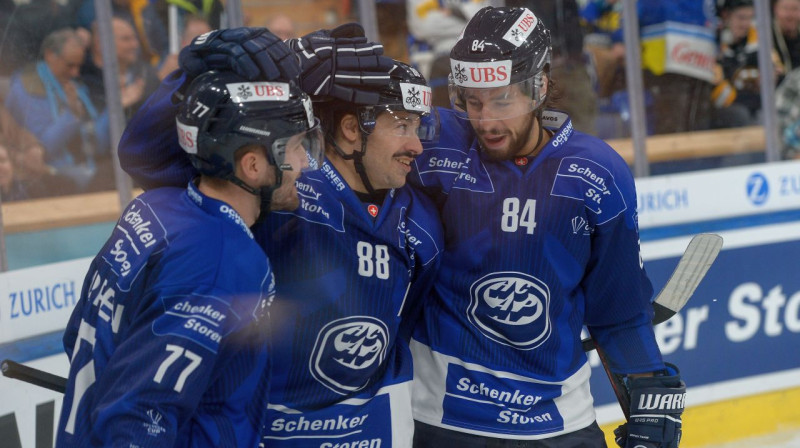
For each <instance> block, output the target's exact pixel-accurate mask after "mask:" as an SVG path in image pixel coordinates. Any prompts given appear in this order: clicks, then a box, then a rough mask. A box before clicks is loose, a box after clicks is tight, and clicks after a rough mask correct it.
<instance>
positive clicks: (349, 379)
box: [309, 316, 389, 395]
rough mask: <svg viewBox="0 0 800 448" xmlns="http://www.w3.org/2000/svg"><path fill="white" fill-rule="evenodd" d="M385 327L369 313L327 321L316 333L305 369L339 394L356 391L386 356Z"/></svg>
mask: <svg viewBox="0 0 800 448" xmlns="http://www.w3.org/2000/svg"><path fill="white" fill-rule="evenodd" d="M388 340H389V330H388V328H387V327H386V324H384V323H383V322H382V321H380V320H378V319H375V318H374V317H370V316H351V317H346V318H343V319H337V320H335V321H333V322H330V323H328V324H327V325H325V327H323V328H322V330H320V332H319V334H318V335H317V342H316V343H315V344H314V351H313V353H312V354H311V359H310V360H309V369H310V370H311V374H312V375H313V376H314V378H316V379H317V381H319V382H320V383H322V384H323V385H324V386H325V387H327V388H328V389H330V390H332V391H334V392H336V393H338V394H342V395H346V394H349V393H353V392H357V391H359V390H361V389H363V388H364V387H366V386H367V384H369V379H370V378H371V377H372V376H373V373H374V372H375V370H376V369H377V368H378V367H379V366H380V364H381V362H383V360H384V359H385V358H386V347H387V346H388Z"/></svg>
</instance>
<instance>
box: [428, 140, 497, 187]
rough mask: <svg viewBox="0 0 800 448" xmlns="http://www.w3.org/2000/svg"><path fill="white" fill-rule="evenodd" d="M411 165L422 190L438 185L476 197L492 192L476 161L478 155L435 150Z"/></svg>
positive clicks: (482, 170)
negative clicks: (422, 186) (470, 193)
mask: <svg viewBox="0 0 800 448" xmlns="http://www.w3.org/2000/svg"><path fill="white" fill-rule="evenodd" d="M413 163H414V165H415V166H416V169H417V172H418V173H419V178H420V181H421V182H422V185H424V186H435V185H440V186H442V187H446V188H448V189H449V188H454V189H461V190H469V191H474V192H476V193H493V192H494V185H493V184H492V179H491V177H489V172H488V171H487V170H486V167H485V166H484V165H483V164H482V163H481V161H480V160H479V158H478V153H477V151H474V150H473V151H470V153H469V155H467V154H464V153H463V152H462V151H459V150H456V149H449V148H437V149H435V150H428V151H424V152H423V153H422V155H421V156H419V157H417V158H416V159H414V162H413Z"/></svg>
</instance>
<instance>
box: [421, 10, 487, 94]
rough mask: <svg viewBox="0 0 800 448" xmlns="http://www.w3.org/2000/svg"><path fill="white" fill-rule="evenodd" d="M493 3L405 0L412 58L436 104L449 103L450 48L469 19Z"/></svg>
mask: <svg viewBox="0 0 800 448" xmlns="http://www.w3.org/2000/svg"><path fill="white" fill-rule="evenodd" d="M491 3H492V2H491V1H490V0H474V1H473V0H454V1H449V2H438V1H436V0H406V22H407V23H408V31H409V36H408V42H409V45H408V52H409V61H410V62H411V65H413V66H414V67H416V68H417V69H418V70H419V71H420V72H421V73H422V76H424V77H425V78H426V79H428V80H429V82H428V84H429V85H430V86H431V89H432V90H433V105H434V106H441V107H449V106H450V97H449V94H448V93H447V75H448V74H449V73H450V58H449V55H450V49H451V48H453V45H454V44H455V43H456V40H458V35H459V34H460V33H461V30H462V29H464V27H465V26H466V25H467V22H468V21H469V19H470V18H471V17H472V16H473V15H475V13H476V12H478V10H479V9H481V8H483V7H484V6H489V5H491Z"/></svg>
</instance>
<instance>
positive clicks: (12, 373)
mask: <svg viewBox="0 0 800 448" xmlns="http://www.w3.org/2000/svg"><path fill="white" fill-rule="evenodd" d="M0 369H2V371H3V376H5V377H6V378H14V379H17V380H20V381H25V382H26V383H31V384H34V385H36V386H39V387H44V388H45V389H50V390H53V391H56V392H61V393H62V394H63V393H64V392H65V391H66V390H67V379H66V378H64V377H61V376H58V375H53V374H52V373H47V372H45V371H43V370H39V369H34V368H33V367H28V366H26V365H23V364H20V363H17V362H14V361H12V360H10V359H4V360H3V362H2V364H0Z"/></svg>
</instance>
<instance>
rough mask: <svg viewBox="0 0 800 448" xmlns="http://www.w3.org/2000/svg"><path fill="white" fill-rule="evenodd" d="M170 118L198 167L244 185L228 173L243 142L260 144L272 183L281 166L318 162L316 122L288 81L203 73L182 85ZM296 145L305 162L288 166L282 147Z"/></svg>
mask: <svg viewBox="0 0 800 448" xmlns="http://www.w3.org/2000/svg"><path fill="white" fill-rule="evenodd" d="M176 121H177V127H178V136H179V143H180V145H181V147H182V148H183V149H184V151H186V153H187V154H188V155H189V158H190V159H191V161H192V164H193V165H194V167H195V168H196V169H197V170H198V171H199V172H200V173H202V174H204V175H208V176H212V177H219V178H223V179H228V180H231V181H233V182H234V183H236V184H237V185H240V186H242V187H243V188H245V189H247V190H250V189H249V188H247V187H245V186H244V185H242V182H241V181H240V180H239V179H238V178H236V177H235V176H234V169H235V153H236V151H237V150H238V149H239V148H241V147H243V146H245V145H258V146H262V147H263V148H264V149H265V152H266V156H267V158H268V160H269V162H270V163H271V164H272V165H273V166H274V167H275V170H276V178H277V182H276V184H277V185H280V183H281V172H282V171H287V170H300V169H316V168H318V167H319V166H321V163H322V153H323V147H324V144H323V143H324V139H323V136H322V132H321V131H320V127H319V122H318V121H317V120H316V118H314V115H313V110H312V106H311V100H310V99H309V97H308V95H306V94H305V93H304V92H303V91H301V90H300V88H299V87H298V86H297V84H296V83H295V82H294V81H288V82H279V81H248V80H247V79H245V78H243V77H241V76H239V75H237V74H235V73H232V72H218V71H210V72H207V73H204V74H202V75H200V76H198V77H197V78H195V79H194V80H193V81H192V83H191V84H190V85H189V87H188V88H187V90H186V93H185V98H184V101H183V103H182V104H181V106H180V108H179V111H178V115H177V117H176ZM301 147H302V148H301ZM301 149H302V150H305V156H306V158H307V162H308V163H307V164H304V166H292V165H291V164H290V163H288V161H287V160H286V157H285V156H286V153H287V151H289V150H301Z"/></svg>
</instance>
